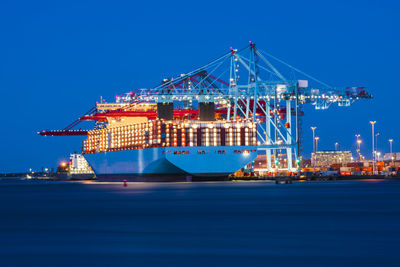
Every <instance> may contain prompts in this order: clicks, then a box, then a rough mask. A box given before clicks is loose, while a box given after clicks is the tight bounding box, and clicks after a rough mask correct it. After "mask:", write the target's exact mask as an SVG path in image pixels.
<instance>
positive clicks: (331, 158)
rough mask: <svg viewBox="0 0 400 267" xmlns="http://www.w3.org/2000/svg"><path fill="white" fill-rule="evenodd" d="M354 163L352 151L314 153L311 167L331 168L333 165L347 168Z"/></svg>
mask: <svg viewBox="0 0 400 267" xmlns="http://www.w3.org/2000/svg"><path fill="white" fill-rule="evenodd" d="M351 161H352V155H351V152H350V151H336V150H326V151H317V152H316V153H312V157H311V165H312V166H314V167H330V166H331V165H333V164H340V165H343V166H346V164H347V163H349V162H351Z"/></svg>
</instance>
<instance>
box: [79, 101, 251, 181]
mask: <svg viewBox="0 0 400 267" xmlns="http://www.w3.org/2000/svg"><path fill="white" fill-rule="evenodd" d="M120 104H121V103H120ZM122 105H124V104H122ZM198 106H199V109H198V110H197V118H196V119H190V118H188V117H186V118H185V117H184V116H183V117H182V116H178V118H176V117H174V108H173V104H172V103H158V104H150V103H136V104H134V105H131V107H130V108H129V111H127V108H126V107H125V109H124V112H123V113H121V109H120V106H119V105H118V103H114V104H110V103H99V104H97V107H96V109H97V110H100V111H102V112H100V113H97V114H94V115H93V114H92V115H90V116H88V118H87V119H93V117H94V116H102V115H103V114H105V113H107V116H105V118H104V123H103V124H102V125H103V126H102V127H100V128H99V127H98V128H97V129H93V130H90V131H88V132H87V139H86V140H84V141H83V148H82V155H83V156H84V157H85V158H86V160H87V161H88V163H89V165H90V167H91V168H92V169H93V171H94V173H95V174H96V176H97V177H98V179H101V180H103V179H111V180H121V179H129V180H136V181H177V180H188V179H190V180H216V179H217V180H220V179H227V177H228V175H229V174H231V173H234V172H236V171H237V170H239V169H241V168H242V167H244V166H245V165H247V164H249V163H251V162H252V161H254V160H255V158H256V157H257V124H256V123H255V122H250V121H245V120H236V121H226V120H218V119H216V118H215V108H214V103H199V104H198ZM113 111H114V112H119V113H118V114H119V116H110V112H111V113H112V112H113ZM151 111H155V113H154V112H153V114H156V118H152V116H151V114H152V113H151ZM191 111H193V110H187V111H186V112H184V113H185V114H188V113H193V112H191ZM126 112H130V113H129V114H130V115H129V116H125V117H124V114H125V115H126V114H127V113H126ZM143 114H146V115H145V116H143ZM149 117H150V119H149ZM97 120H99V119H98V118H97Z"/></svg>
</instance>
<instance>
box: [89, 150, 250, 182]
mask: <svg viewBox="0 0 400 267" xmlns="http://www.w3.org/2000/svg"><path fill="white" fill-rule="evenodd" d="M256 157H257V147H256V146H221V147H159V148H145V149H132V150H123V151H113V152H102V153H93V154H86V155H85V158H86V160H87V161H88V162H89V164H90V166H91V167H92V169H93V170H94V172H95V173H96V175H97V176H98V177H115V178H121V177H126V178H128V177H141V178H142V179H136V180H144V181H147V180H153V179H151V177H156V178H155V179H156V180H171V179H173V178H178V177H191V176H193V177H203V179H207V177H226V176H228V175H229V174H231V173H234V172H236V171H237V170H239V169H240V168H242V167H244V166H245V165H247V164H248V163H250V162H252V161H253V160H254V159H255V158H256ZM178 180H180V179H178Z"/></svg>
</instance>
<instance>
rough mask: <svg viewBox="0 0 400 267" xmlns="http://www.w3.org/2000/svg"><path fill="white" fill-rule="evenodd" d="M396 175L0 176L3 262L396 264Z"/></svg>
mask: <svg viewBox="0 0 400 267" xmlns="http://www.w3.org/2000/svg"><path fill="white" fill-rule="evenodd" d="M399 192H400V181H388V180H385V181H383V180H381V181H378V180H377V181H335V182H307V183H294V184H291V185H276V184H274V183H272V182H220V183H172V184H144V183H135V184H133V183H130V184H129V185H128V187H126V188H124V187H123V186H122V184H93V183H71V182H51V181H48V182H45V181H8V182H7V181H0V203H1V204H0V215H1V217H0V262H1V265H2V266H19V265H29V266H36V265H40V266H71V265H76V266H81V265H86V266H121V265H124V266H126V265H129V266H267V265H270V266H293V265H294V266H310V265H311V266H399V265H400V253H399V241H400V229H399V225H400V194H399Z"/></svg>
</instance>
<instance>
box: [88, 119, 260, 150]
mask: <svg viewBox="0 0 400 267" xmlns="http://www.w3.org/2000/svg"><path fill="white" fill-rule="evenodd" d="M251 145H257V129H256V123H253V122H246V121H236V122H193V121H190V122H189V121H181V122H177V121H164V120H153V121H148V122H144V123H136V124H130V125H124V126H117V127H111V128H104V129H98V130H92V131H89V132H88V138H87V140H85V141H84V142H83V153H84V154H91V153H98V152H109V151H119V150H129V149H142V148H149V147H169V146H173V147H181V146H183V147H184V146H191V147H193V146H251Z"/></svg>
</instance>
